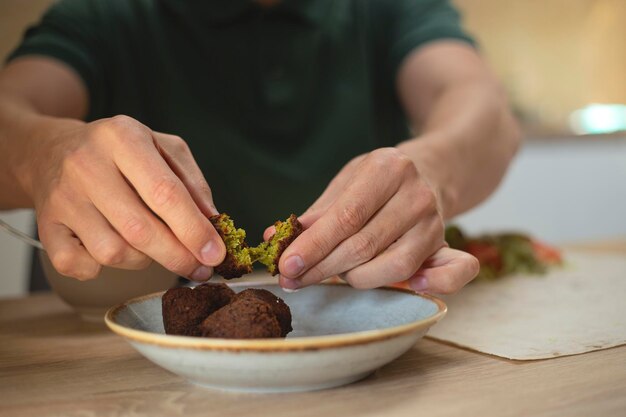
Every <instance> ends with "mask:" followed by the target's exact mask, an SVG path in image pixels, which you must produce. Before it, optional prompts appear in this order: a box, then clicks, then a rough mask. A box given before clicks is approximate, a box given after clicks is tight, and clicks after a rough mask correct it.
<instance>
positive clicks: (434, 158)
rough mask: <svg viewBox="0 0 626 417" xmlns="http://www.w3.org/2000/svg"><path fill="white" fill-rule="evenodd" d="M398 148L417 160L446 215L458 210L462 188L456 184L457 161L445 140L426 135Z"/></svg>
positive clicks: (443, 213)
mask: <svg viewBox="0 0 626 417" xmlns="http://www.w3.org/2000/svg"><path fill="white" fill-rule="evenodd" d="M396 148H397V149H398V150H400V151H401V152H402V153H404V154H405V155H407V156H408V157H409V158H410V159H411V160H412V161H413V163H414V164H415V166H416V168H417V171H418V173H419V174H420V176H421V177H422V178H423V179H424V181H426V182H427V183H428V184H429V186H430V187H431V189H432V190H433V192H434V193H435V197H436V199H437V203H438V207H439V210H440V212H441V214H442V215H443V217H444V219H446V220H447V219H449V218H451V217H452V216H454V215H455V214H457V212H456V207H457V205H458V200H459V190H458V189H457V187H456V186H455V179H454V174H455V163H454V158H452V155H451V153H450V150H448V149H446V145H445V142H444V141H441V140H437V138H430V137H426V136H424V137H419V138H414V139H410V140H407V141H404V142H401V143H399V144H398V145H397V146H396Z"/></svg>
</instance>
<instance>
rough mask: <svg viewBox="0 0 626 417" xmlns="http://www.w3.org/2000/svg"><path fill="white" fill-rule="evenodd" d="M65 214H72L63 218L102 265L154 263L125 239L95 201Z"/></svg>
mask: <svg viewBox="0 0 626 417" xmlns="http://www.w3.org/2000/svg"><path fill="white" fill-rule="evenodd" d="M72 211H75V212H74V213H72ZM65 214H66V215H67V214H69V216H68V218H64V219H63V220H64V223H65V224H67V225H69V226H70V227H71V229H72V230H73V231H74V233H75V234H76V235H77V236H78V238H79V239H80V241H81V242H82V243H83V245H84V247H85V249H87V251H88V252H89V254H90V255H91V257H92V258H94V259H95V260H96V262H98V263H99V264H100V265H106V266H112V267H115V268H120V269H144V268H146V267H147V266H148V265H150V262H151V261H152V260H151V259H150V258H149V257H148V256H146V255H145V254H144V253H142V252H140V251H138V250H137V249H135V248H133V247H132V246H130V245H129V244H128V243H127V242H126V241H125V240H124V239H122V237H121V236H120V235H119V234H118V233H117V231H116V230H115V229H113V227H112V226H111V224H110V223H109V222H108V221H107V220H106V219H105V218H104V217H103V216H102V214H101V213H100V212H99V211H98V210H97V209H96V208H95V207H94V206H93V205H92V204H90V203H84V204H81V205H80V207H78V208H77V209H75V210H69V211H67V212H66V213H65Z"/></svg>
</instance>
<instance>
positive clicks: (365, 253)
mask: <svg viewBox="0 0 626 417" xmlns="http://www.w3.org/2000/svg"><path fill="white" fill-rule="evenodd" d="M351 240H352V255H353V256H354V257H355V258H357V259H359V260H361V261H369V260H370V259H372V258H373V257H374V256H376V255H377V254H378V244H377V243H376V242H377V239H376V237H375V236H374V235H372V234H371V233H366V232H360V233H357V234H356V235H354V236H353V237H352V239H351Z"/></svg>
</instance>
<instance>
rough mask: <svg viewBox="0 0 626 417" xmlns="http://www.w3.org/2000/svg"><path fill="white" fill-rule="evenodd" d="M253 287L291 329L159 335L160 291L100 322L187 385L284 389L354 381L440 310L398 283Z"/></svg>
mask: <svg viewBox="0 0 626 417" xmlns="http://www.w3.org/2000/svg"><path fill="white" fill-rule="evenodd" d="M248 286H250V285H246V286H241V287H240V289H241V290H243V289H245V288H246V287H248ZM236 287H237V286H235V289H238V288H236ZM254 287H255V288H265V289H267V290H270V291H272V292H273V293H274V294H276V295H278V296H279V297H281V298H283V299H284V300H285V302H286V303H287V304H288V305H289V306H290V308H291V312H292V316H293V328H294V331H293V332H292V333H290V334H289V335H288V336H287V338H286V339H248V340H241V339H214V338H201V337H186V336H170V335H166V334H164V331H163V320H162V317H161V295H162V294H163V293H162V292H161V293H156V294H151V295H146V296H143V297H139V298H135V299H132V300H129V301H127V302H126V303H123V304H121V305H118V306H116V307H113V308H111V309H110V310H109V311H108V312H107V314H106V316H105V322H106V324H107V325H108V326H109V328H111V330H113V331H114V332H115V333H117V334H119V335H121V336H123V337H124V338H125V339H126V340H127V341H128V342H129V343H130V344H131V345H132V346H133V347H134V348H135V349H137V350H138V351H139V352H140V353H141V354H143V355H144V356H145V357H146V358H148V359H150V360H151V361H152V362H154V363H156V364H157V365H159V366H162V367H163V368H165V369H167V370H169V371H171V372H173V373H175V374H178V375H181V376H183V377H185V378H187V379H188V380H190V381H191V382H193V383H196V384H199V385H202V386H206V387H210V388H217V389H223V390H235V391H252V392H288V391H309V390H316V389H323V388H330V387H336V386H339V385H344V384H348V383H350V382H353V381H357V380H359V379H362V378H364V377H366V376H367V375H369V374H370V373H372V372H373V371H375V370H376V369H378V368H379V367H381V366H383V365H385V364H387V363H389V362H391V361H392V360H394V359H395V358H397V357H398V356H400V355H402V354H403V353H405V352H406V351H407V350H409V349H410V348H411V347H412V346H413V345H414V344H415V342H416V341H417V340H418V339H420V338H421V337H422V336H424V334H425V333H426V331H427V330H428V328H429V327H430V326H432V325H433V324H435V323H436V322H437V321H438V320H439V319H441V318H442V317H443V316H444V315H445V313H446V306H445V304H444V303H443V302H442V301H441V300H438V299H436V298H434V297H430V296H425V295H417V294H415V293H413V292H410V291H407V290H400V289H391V288H380V289H376V290H368V291H362V290H355V289H353V288H352V287H349V286H347V285H342V284H325V285H318V286H313V287H309V288H306V289H302V290H300V291H298V292H295V293H285V292H283V291H282V290H281V289H280V287H278V286H277V285H269V286H267V285H265V286H254Z"/></svg>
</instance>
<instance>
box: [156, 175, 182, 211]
mask: <svg viewBox="0 0 626 417" xmlns="http://www.w3.org/2000/svg"><path fill="white" fill-rule="evenodd" d="M152 199H153V201H154V204H156V205H157V206H159V207H173V206H176V205H177V203H178V202H179V201H180V197H179V185H178V181H177V180H176V179H175V178H172V177H163V178H161V179H159V180H158V181H157V182H156V183H155V184H154V187H153V190H152Z"/></svg>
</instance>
